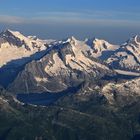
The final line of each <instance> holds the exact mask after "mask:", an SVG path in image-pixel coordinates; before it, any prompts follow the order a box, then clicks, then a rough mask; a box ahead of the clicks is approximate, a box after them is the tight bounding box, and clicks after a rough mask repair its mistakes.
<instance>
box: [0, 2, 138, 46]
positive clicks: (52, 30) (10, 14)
mask: <svg viewBox="0 0 140 140" xmlns="http://www.w3.org/2000/svg"><path fill="white" fill-rule="evenodd" d="M5 28H10V29H12V30H19V31H21V32H22V33H24V34H26V35H29V34H34V35H37V36H39V37H40V38H54V39H62V38H66V37H68V36H72V35H74V36H76V37H77V38H79V39H84V38H85V37H89V38H91V37H95V36H96V37H98V38H103V39H106V40H108V41H110V42H113V43H122V42H123V41H125V40H127V39H128V38H129V37H131V36H133V35H135V34H139V33H140V0H1V1H0V29H1V30H4V29H5Z"/></svg>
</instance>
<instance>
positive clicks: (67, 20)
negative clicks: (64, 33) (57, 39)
mask: <svg viewBox="0 0 140 140" xmlns="http://www.w3.org/2000/svg"><path fill="white" fill-rule="evenodd" d="M130 15H131V17H133V15H134V13H127V12H121V11H118V12H115V11H83V12H38V13H34V15H32V16H30V17H26V18H25V17H19V16H10V15H0V23H3V24H4V23H7V24H52V23H53V24H57V23H58V24H68V25H87V26H88V25H90V26H91V25H92V26H128V27H129V26H135V27H136V26H137V27H140V20H139V19H138V20H134V19H132V18H130V19H128V18H123V17H129V16H130ZM135 17H137V16H135Z"/></svg>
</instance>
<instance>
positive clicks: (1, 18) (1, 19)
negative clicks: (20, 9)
mask: <svg viewBox="0 0 140 140" xmlns="http://www.w3.org/2000/svg"><path fill="white" fill-rule="evenodd" d="M23 22H25V19H24V18H22V17H17V16H10V15H0V23H11V24H20V23H23Z"/></svg>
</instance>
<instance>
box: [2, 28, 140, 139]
mask: <svg viewBox="0 0 140 140" xmlns="http://www.w3.org/2000/svg"><path fill="white" fill-rule="evenodd" d="M0 85H1V88H0V107H1V113H3V114H4V116H6V120H7V119H8V122H9V123H10V124H11V126H10V127H8V124H7V123H2V120H5V118H4V116H3V115H0V122H1V123H2V124H3V128H2V129H0V134H3V133H2V132H6V130H9V129H10V130H9V131H11V132H7V133H8V135H9V137H8V136H7V135H6V137H8V139H10V137H11V138H12V139H14V135H15V134H16V133H18V134H19V135H17V136H16V137H17V139H19V137H20V136H21V137H22V139H35V137H36V135H37V134H38V135H41V136H42V137H43V139H45V137H49V140H55V139H56V140H59V139H60V140H62V139H65V133H66V134H68V135H70V138H69V139H70V140H93V139H95V140H102V139H104V140H108V139H114V140H119V139H123V140H127V139H132V138H133V137H136V136H137V133H138V134H139V133H140V132H139V130H140V126H139V123H138V121H137V120H136V119H139V113H140V112H139V109H138V108H139V107H140V105H139V101H140V92H139V91H140V36H138V35H136V36H134V37H132V38H130V39H128V40H127V41H125V42H124V43H123V44H121V45H114V44H111V43H109V42H107V41H105V40H101V39H97V38H92V39H85V40H83V41H81V40H78V39H76V38H75V37H73V36H72V37H69V38H66V39H63V40H53V39H52V40H50V39H49V40H41V39H39V38H37V37H36V36H27V37H26V36H24V35H23V34H21V33H20V32H17V31H11V30H9V29H8V30H5V31H3V32H2V33H0ZM37 108H38V109H37ZM26 111H27V112H28V113H29V112H30V111H31V112H32V113H31V114H30V115H31V116H30V117H31V118H30V119H29V118H28V117H29V116H28V115H27V114H26V115H25V112H26ZM46 111H48V114H46ZM43 114H44V115H45V117H46V119H45V118H44V117H43V119H42V120H41V116H42V115H43ZM68 114H71V116H69V115H68ZM8 115H9V116H10V118H12V119H11V120H9V119H10V118H9V116H8ZM24 115H25V118H24V117H23V116H24ZM36 115H37V116H36ZM35 116H36V117H35ZM34 119H37V122H36V123H37V125H38V126H39V132H40V133H39V132H38V131H37V130H32V135H27V132H26V131H25V130H24V131H23V130H22V128H18V129H15V124H14V126H13V123H14V122H15V121H18V122H20V123H21V122H22V123H23V126H24V128H25V129H28V128H30V129H33V128H34V127H36V126H34V123H33V124H32V125H30V126H29V127H28V125H29V124H31V123H32V121H34ZM6 120H5V121H6ZM45 121H46V122H47V123H45ZM83 121H85V122H87V124H86V123H84V122H83ZM40 122H41V123H42V125H40ZM117 122H119V123H120V124H119V123H117ZM92 123H93V124H94V125H95V126H94V125H93V126H92ZM110 125H111V127H110ZM16 127H17V126H16ZM42 127H43V128H42ZM109 127H110V128H109ZM121 127H122V129H120V128H121ZM57 128H58V129H60V130H63V131H62V132H61V133H62V134H61V135H60V131H59V130H58V129H57ZM127 128H128V131H126V129H127ZM11 129H12V130H11ZM36 129H37V128H36ZM46 129H47V130H48V131H47V132H45V130H46ZM19 130H21V131H22V132H23V133H22V132H21V131H19ZM100 130H101V131H100ZM55 131H56V133H55ZM15 132H16V133H15ZM9 133H10V134H9ZM83 134H84V136H83ZM53 136H54V137H53ZM2 137H3V135H2ZM0 138H1V135H0Z"/></svg>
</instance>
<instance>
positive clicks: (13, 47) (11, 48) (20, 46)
mask: <svg viewBox="0 0 140 140" xmlns="http://www.w3.org/2000/svg"><path fill="white" fill-rule="evenodd" d="M46 47H47V41H45V40H40V39H38V38H36V39H35V38H32V37H25V36H24V35H22V34H21V33H19V32H17V31H11V30H5V31H4V32H2V33H1V34H0V67H2V66H3V65H4V64H6V63H7V62H10V61H12V60H16V59H21V58H23V57H28V56H30V55H32V54H34V53H36V52H38V51H41V50H45V49H46Z"/></svg>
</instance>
